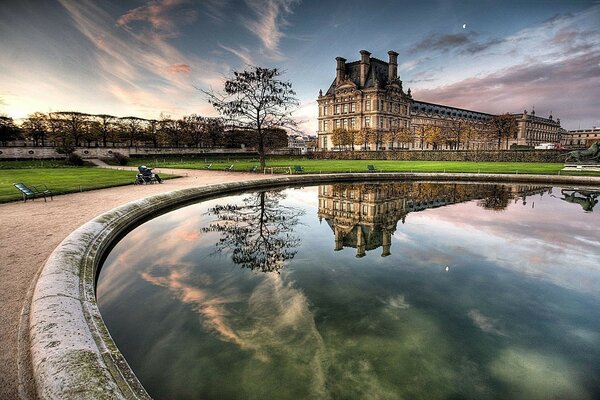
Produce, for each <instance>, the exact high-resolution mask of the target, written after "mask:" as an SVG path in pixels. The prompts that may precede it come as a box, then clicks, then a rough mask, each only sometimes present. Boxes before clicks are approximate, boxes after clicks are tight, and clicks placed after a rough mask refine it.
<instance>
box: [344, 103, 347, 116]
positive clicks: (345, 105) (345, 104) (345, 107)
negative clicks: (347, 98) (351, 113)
mask: <svg viewBox="0 0 600 400" xmlns="http://www.w3.org/2000/svg"><path fill="white" fill-rule="evenodd" d="M344 114H348V103H344Z"/></svg>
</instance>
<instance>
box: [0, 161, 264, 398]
mask: <svg viewBox="0 0 600 400" xmlns="http://www.w3.org/2000/svg"><path fill="white" fill-rule="evenodd" d="M96 164H100V165H102V164H103V165H102V166H103V167H107V168H118V169H131V170H136V168H132V167H109V166H108V165H106V164H104V163H102V162H100V161H99V160H97V161H96ZM155 171H156V172H162V173H172V174H175V175H182V176H183V177H182V178H178V179H169V180H167V181H165V182H164V183H163V184H161V185H159V184H154V185H136V186H134V185H130V186H121V187H115V188H109V189H102V190H93V191H89V192H83V193H72V194H67V195H62V196H56V197H55V198H54V201H48V202H47V203H45V202H44V201H43V200H41V199H37V200H35V201H28V202H27V203H23V202H15V203H7V204H0V399H2V400H4V399H18V398H19V382H18V370H17V368H18V364H19V363H18V359H19V355H18V336H19V335H18V332H19V320H20V314H21V310H22V308H23V305H24V304H26V301H28V298H27V292H28V290H29V288H30V286H31V285H32V282H33V281H34V279H35V277H36V274H37V272H38V270H39V269H40V267H41V266H42V265H43V264H44V262H45V261H46V259H47V258H48V256H49V255H50V253H51V252H52V251H53V250H54V248H56V246H58V244H59V243H60V242H61V241H62V240H63V239H64V238H65V237H66V236H67V235H69V233H71V232H72V231H73V230H75V229H76V228H78V227H79V226H80V225H82V224H83V223H85V222H87V221H89V220H91V219H92V218H94V217H95V216H97V215H99V214H101V213H104V212H106V211H108V210H110V209H112V208H114V207H117V206H119V205H121V204H124V203H127V202H129V201H133V200H136V199H140V198H143V197H147V196H151V195H155V194H159V193H162V192H168V191H172V190H179V189H184V188H189V187H196V186H202V185H208V184H213V183H224V182H235V181H242V180H248V179H260V178H264V175H263V174H251V173H240V172H224V171H199V170H173V169H166V168H158V169H155ZM186 175H187V176H186ZM133 178H134V176H133V175H132V180H133ZM23 367H25V368H27V369H28V368H30V365H26V363H25V364H24V365H23ZM25 375H27V373H26V374H25ZM32 387H33V386H32V383H31V382H25V385H24V386H23V387H22V390H21V393H24V394H28V393H31V390H32ZM25 397H27V396H25Z"/></svg>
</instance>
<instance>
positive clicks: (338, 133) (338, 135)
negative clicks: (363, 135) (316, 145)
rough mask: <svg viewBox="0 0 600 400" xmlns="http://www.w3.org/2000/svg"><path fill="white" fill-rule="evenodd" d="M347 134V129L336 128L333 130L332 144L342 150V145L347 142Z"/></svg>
mask: <svg viewBox="0 0 600 400" xmlns="http://www.w3.org/2000/svg"><path fill="white" fill-rule="evenodd" d="M345 134H346V131H345V130H344V129H342V128H335V129H334V130H333V132H331V144H333V145H334V146H337V147H338V149H339V150H341V148H342V145H344V144H345V137H344V136H345Z"/></svg>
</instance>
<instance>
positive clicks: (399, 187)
mask: <svg viewBox="0 0 600 400" xmlns="http://www.w3.org/2000/svg"><path fill="white" fill-rule="evenodd" d="M551 192H552V188H548V187H542V186H527V185H490V184H440V183H420V182H412V183H411V182H404V183H369V184H334V185H321V186H319V214H318V215H319V220H321V221H322V220H323V219H325V221H326V222H327V224H328V225H329V226H330V227H331V230H332V231H333V233H334V237H335V247H334V250H336V251H339V250H342V249H343V248H344V247H350V248H355V249H356V257H364V256H365V255H366V252H367V251H370V250H375V249H377V248H379V247H382V252H381V256H382V257H386V256H389V255H390V254H391V245H392V235H393V234H394V232H396V228H397V224H398V221H402V223H404V222H405V220H406V217H407V215H408V214H409V213H411V212H418V211H422V210H426V209H429V208H435V207H441V206H445V205H450V204H456V203H462V202H466V201H471V200H479V201H478V203H477V204H478V205H479V206H481V207H483V208H485V209H489V210H494V211H502V210H504V209H505V208H506V207H507V206H508V203H509V202H510V200H511V199H514V200H515V202H518V201H521V202H522V204H523V205H526V204H527V197H528V196H531V195H536V194H539V195H543V194H544V193H551Z"/></svg>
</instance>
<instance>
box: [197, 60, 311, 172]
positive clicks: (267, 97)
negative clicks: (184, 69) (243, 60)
mask: <svg viewBox="0 0 600 400" xmlns="http://www.w3.org/2000/svg"><path fill="white" fill-rule="evenodd" d="M280 75H281V72H280V71H279V70H278V69H277V68H274V69H269V68H261V67H251V68H250V69H249V70H246V71H242V72H234V73H233V76H232V77H230V78H229V79H227V80H226V81H225V85H224V92H223V93H216V92H214V91H210V92H209V91H204V93H205V94H206V95H207V96H208V101H209V102H210V103H211V104H212V105H213V107H215V109H216V110H217V111H218V112H219V113H220V114H221V115H223V116H224V117H226V118H228V119H230V120H232V121H233V122H234V123H235V125H236V126H237V127H238V128H241V129H247V130H250V131H252V132H255V133H256V135H257V143H258V154H259V158H260V166H261V167H262V168H264V167H265V131H266V130H268V129H273V128H295V127H296V126H297V123H296V121H294V120H293V119H292V118H291V116H292V113H293V112H294V111H295V109H296V108H297V107H298V105H299V101H298V99H297V98H296V92H294V91H293V90H292V84H291V83H290V82H284V81H281V80H279V79H277V77H278V76H280Z"/></svg>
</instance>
